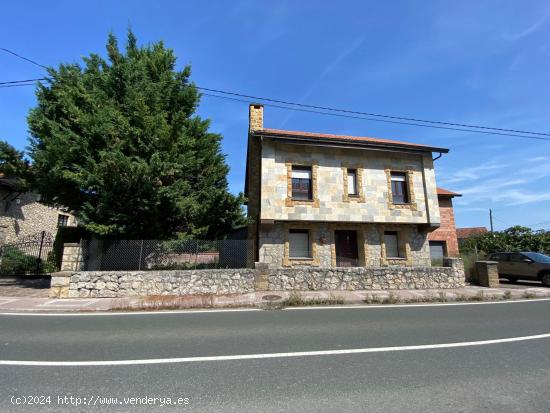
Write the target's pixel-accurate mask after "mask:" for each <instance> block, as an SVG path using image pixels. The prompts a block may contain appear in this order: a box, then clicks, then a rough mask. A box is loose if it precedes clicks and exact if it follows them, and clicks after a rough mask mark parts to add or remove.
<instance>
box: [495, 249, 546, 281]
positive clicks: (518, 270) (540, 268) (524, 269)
mask: <svg viewBox="0 0 550 413" xmlns="http://www.w3.org/2000/svg"><path fill="white" fill-rule="evenodd" d="M489 260H490V261H497V262H498V274H499V275H500V276H502V277H504V278H507V279H508V280H510V281H511V282H515V281H517V280H518V279H522V280H539V281H542V283H543V284H544V285H545V286H547V287H550V257H549V256H548V255H544V254H541V253H539V252H495V253H494V254H491V255H490V256H489Z"/></svg>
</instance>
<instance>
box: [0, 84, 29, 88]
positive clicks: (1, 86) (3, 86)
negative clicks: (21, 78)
mask: <svg viewBox="0 0 550 413" xmlns="http://www.w3.org/2000/svg"><path fill="white" fill-rule="evenodd" d="M34 84H35V83H18V84H16V85H0V89H4V88H6V87H19V86H33V85H34Z"/></svg>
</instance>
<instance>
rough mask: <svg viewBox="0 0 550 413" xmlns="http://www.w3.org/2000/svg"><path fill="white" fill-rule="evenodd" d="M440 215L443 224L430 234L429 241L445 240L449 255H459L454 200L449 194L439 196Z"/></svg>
mask: <svg viewBox="0 0 550 413" xmlns="http://www.w3.org/2000/svg"><path fill="white" fill-rule="evenodd" d="M439 215H440V219H441V226H440V227H439V228H438V229H436V230H435V231H432V232H430V234H429V235H428V240H429V241H445V242H446V244H447V255H448V256H449V257H458V256H459V250H458V240H457V238H456V225H455V214H454V210H453V200H452V198H451V197H449V196H439Z"/></svg>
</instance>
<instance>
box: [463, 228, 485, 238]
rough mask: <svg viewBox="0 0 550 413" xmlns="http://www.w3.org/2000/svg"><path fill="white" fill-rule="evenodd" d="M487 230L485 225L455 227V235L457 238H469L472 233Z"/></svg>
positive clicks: (479, 233)
mask: <svg viewBox="0 0 550 413" xmlns="http://www.w3.org/2000/svg"><path fill="white" fill-rule="evenodd" d="M486 232H487V228H485V227H471V228H457V229H456V237H457V238H459V239H463V238H470V237H473V236H474V235H481V234H485V233H486Z"/></svg>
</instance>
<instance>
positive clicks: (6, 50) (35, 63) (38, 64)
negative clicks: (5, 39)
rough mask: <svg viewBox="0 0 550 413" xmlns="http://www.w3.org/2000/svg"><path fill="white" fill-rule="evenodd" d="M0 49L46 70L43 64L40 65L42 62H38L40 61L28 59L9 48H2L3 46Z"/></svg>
mask: <svg viewBox="0 0 550 413" xmlns="http://www.w3.org/2000/svg"><path fill="white" fill-rule="evenodd" d="M0 50H2V51H4V52H6V53H9V54H12V55H14V56H16V57H18V58H19V59H23V60H26V61H27V62H30V63H32V64H33V65H36V66H38V67H41V68H43V69H46V70H47V69H48V67H47V66H44V65H42V64H40V63H38V62H35V61H34V60H32V59H29V58H28V57H24V56H21V55H19V54H17V53H15V52H12V51H11V50H8V49H5V48H3V47H0Z"/></svg>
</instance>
